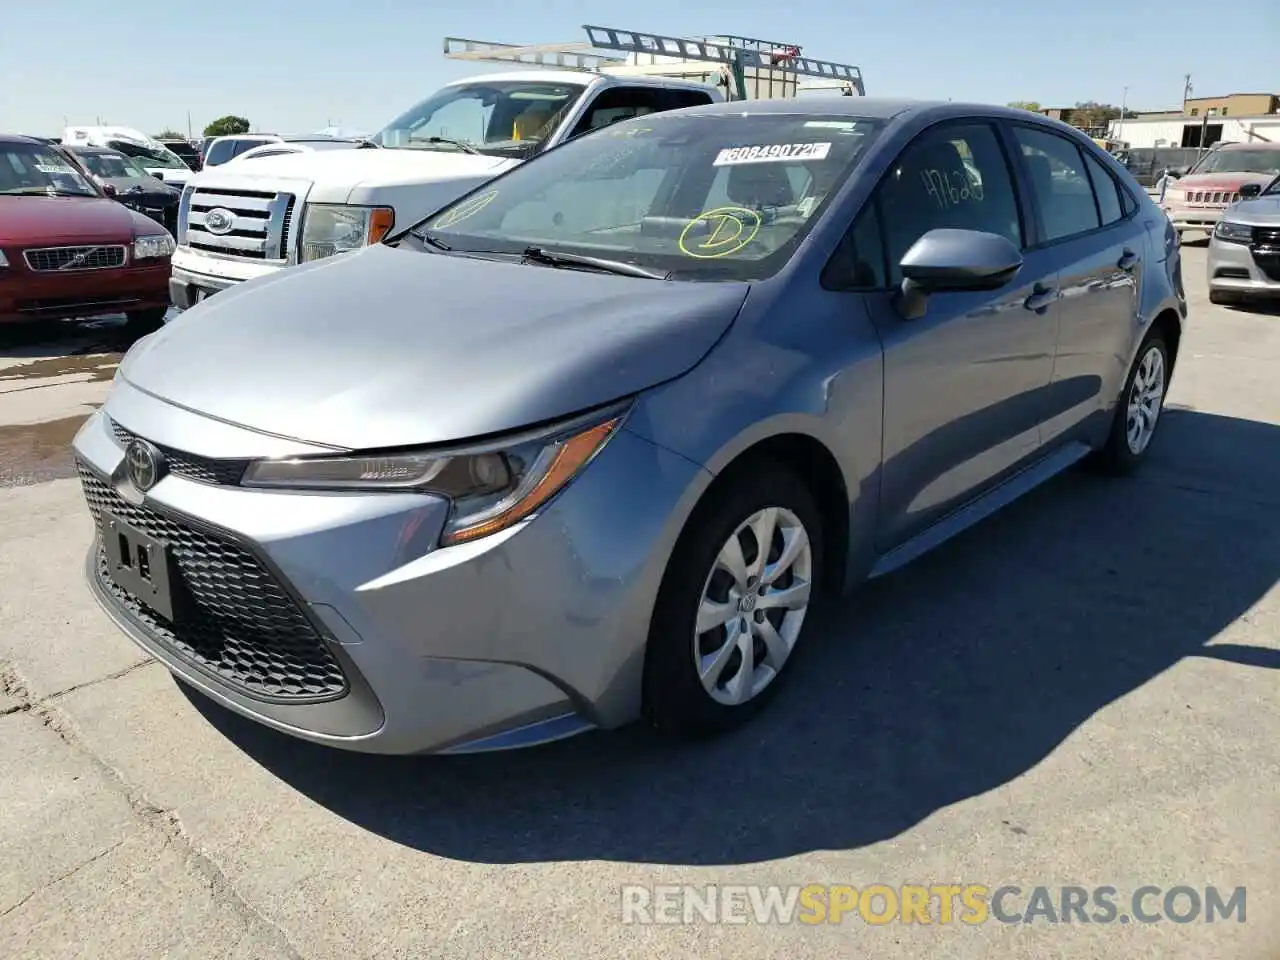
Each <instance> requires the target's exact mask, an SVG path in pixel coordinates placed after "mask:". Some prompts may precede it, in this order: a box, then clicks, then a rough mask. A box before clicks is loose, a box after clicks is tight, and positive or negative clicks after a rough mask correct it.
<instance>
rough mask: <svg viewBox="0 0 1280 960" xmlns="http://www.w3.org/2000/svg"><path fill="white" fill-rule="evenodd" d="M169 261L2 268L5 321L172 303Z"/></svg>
mask: <svg viewBox="0 0 1280 960" xmlns="http://www.w3.org/2000/svg"><path fill="white" fill-rule="evenodd" d="M168 276H169V261H168V260H156V261H155V262H151V263H146V262H143V263H141V264H134V263H130V264H128V265H127V266H124V267H117V268H113V269H107V270H85V271H69V272H65V273H63V272H48V273H35V272H33V271H30V270H27V269H26V268H25V267H24V266H21V267H14V266H12V265H11V266H9V267H7V268H3V269H0V323H20V322H24V321H33V320H62V319H77V318H82V317H96V316H101V315H103V314H108V313H128V312H131V311H134V310H148V309H152V308H158V307H165V306H168V303H169V298H168V295H167V290H166V283H167V278H168Z"/></svg>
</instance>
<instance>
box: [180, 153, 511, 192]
mask: <svg viewBox="0 0 1280 960" xmlns="http://www.w3.org/2000/svg"><path fill="white" fill-rule="evenodd" d="M515 164H516V161H514V160H510V159H507V158H504V157H489V156H476V155H474V154H469V153H450V152H447V150H416V149H415V150H407V149H406V150H389V149H388V150H381V149H378V150H374V149H362V150H315V151H308V152H305V153H286V154H281V155H280V156H278V157H255V158H254V159H253V160H251V161H247V162H246V163H245V164H244V165H243V166H238V167H237V166H232V165H231V164H223V165H222V166H221V167H210V168H209V170H210V173H209V176H208V177H207V178H202V179H207V180H210V181H213V180H219V181H220V180H221V179H223V178H225V177H230V176H237V177H241V176H243V177H250V176H262V177H287V178H295V179H305V180H310V181H312V182H313V183H316V184H319V185H321V186H323V187H327V188H329V189H333V188H337V187H347V188H350V189H353V190H354V189H356V188H358V187H391V186H401V185H404V184H415V183H422V182H425V181H431V180H454V179H462V178H483V179H487V178H489V177H494V176H497V175H498V174H499V173H501V172H502V171H503V170H505V169H507V168H508V167H512V166H515ZM224 171H225V172H224Z"/></svg>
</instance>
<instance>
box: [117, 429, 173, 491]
mask: <svg viewBox="0 0 1280 960" xmlns="http://www.w3.org/2000/svg"><path fill="white" fill-rule="evenodd" d="M124 459H125V466H126V469H127V470H128V472H129V480H130V482H132V483H133V485H134V486H135V487H137V488H138V489H139V490H141V491H143V492H144V493H145V492H146V491H147V490H150V489H151V488H152V487H154V486H155V485H156V484H157V483H159V482H160V478H161V476H163V475H164V456H163V454H161V453H160V451H159V450H157V449H156V447H155V446H154V445H152V444H150V443H147V441H145V440H132V441H130V443H129V446H128V447H126V448H125V451H124Z"/></svg>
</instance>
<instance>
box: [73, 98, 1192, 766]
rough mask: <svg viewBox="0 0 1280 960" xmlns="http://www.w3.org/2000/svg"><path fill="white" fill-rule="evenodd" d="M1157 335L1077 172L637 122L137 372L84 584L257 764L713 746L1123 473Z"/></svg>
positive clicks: (1150, 276) (1004, 158)
mask: <svg viewBox="0 0 1280 960" xmlns="http://www.w3.org/2000/svg"><path fill="white" fill-rule="evenodd" d="M1185 315H1186V303H1185V299H1184V294H1183V288H1182V277H1181V267H1180V259H1179V251H1178V245H1177V242H1176V237H1175V236H1174V234H1173V230H1172V227H1171V225H1170V223H1169V221H1168V218H1166V217H1164V216H1163V215H1162V214H1161V213H1160V211H1159V210H1158V209H1157V208H1156V207H1155V206H1154V205H1153V204H1152V202H1151V201H1150V200H1149V199H1148V198H1147V197H1146V195H1145V193H1144V192H1143V191H1142V190H1141V189H1140V188H1139V187H1138V186H1137V185H1136V184H1135V183H1134V181H1133V180H1132V179H1131V178H1130V177H1129V175H1128V174H1127V173H1126V172H1125V170H1124V169H1123V168H1122V167H1121V166H1119V165H1118V164H1117V163H1116V162H1115V161H1114V160H1113V159H1112V158H1111V157H1109V156H1108V155H1107V154H1106V153H1104V152H1102V151H1101V150H1099V149H1097V148H1096V147H1095V146H1094V144H1093V143H1092V142H1091V141H1090V140H1089V139H1088V138H1086V137H1085V136H1084V135H1083V134H1081V133H1079V132H1077V131H1074V130H1072V129H1070V128H1068V127H1066V126H1064V125H1061V124H1059V123H1056V122H1054V121H1050V120H1047V119H1043V118H1038V117H1035V116H1033V115H1031V114H1028V113H1025V112H1022V111H1014V110H1007V109H1003V108H988V107H980V106H965V105H960V104H949V103H943V104H929V103H907V102H896V101H887V100H874V99H864V98H833V99H829V100H828V99H825V98H814V99H808V98H806V99H804V100H801V101H795V100H790V101H768V102H753V103H746V104H744V103H730V104H723V105H718V106H710V107H705V108H695V109H692V110H684V111H676V112H672V113H667V114H661V115H657V116H646V117H641V118H637V119H634V120H630V121H626V122H623V123H619V124H616V125H614V126H611V127H608V128H605V129H603V130H600V131H597V132H596V133H593V134H591V135H589V136H586V137H583V138H581V139H578V140H575V141H571V142H569V143H567V144H565V145H564V146H562V147H560V148H558V149H556V150H553V151H549V152H548V153H546V154H545V155H543V156H542V157H541V158H539V159H537V160H534V161H532V162H530V163H527V164H525V165H523V166H520V167H517V168H516V169H514V170H513V171H512V172H510V173H508V174H506V175H504V176H502V177H500V178H497V179H495V180H493V181H491V182H490V183H488V184H487V185H485V186H483V187H481V188H479V189H477V190H475V191H473V192H472V193H470V194H468V195H466V196H465V197H463V198H461V199H460V200H458V201H457V202H455V203H454V204H452V205H450V206H449V207H447V208H445V209H443V210H441V211H438V212H437V213H436V214H434V215H433V216H432V217H430V218H429V219H427V220H426V221H424V222H422V223H420V224H413V225H409V224H405V225H402V227H401V228H400V232H399V233H398V234H396V235H395V236H393V237H392V238H391V239H390V240H389V241H388V242H386V243H384V244H382V245H379V246H376V247H372V248H369V249H367V250H364V251H362V252H358V253H352V254H346V255H343V256H340V257H334V258H331V259H327V260H320V261H316V262H313V263H310V264H307V265H303V266H300V267H295V268H292V269H289V270H281V271H278V272H277V273H275V274H274V275H273V276H270V277H267V278H263V279H261V280H257V281H253V282H250V283H246V284H243V285H240V286H237V287H235V288H233V289H231V290H228V291H225V292H223V293H219V294H217V295H215V296H214V297H213V298H211V299H210V300H208V301H206V302H204V303H203V304H201V305H199V306H197V307H195V308H194V309H192V310H190V311H188V312H187V313H185V314H183V315H182V317H180V318H179V319H178V320H176V321H175V322H173V323H171V324H169V325H168V326H167V327H165V328H164V329H163V330H161V331H159V332H157V333H155V334H153V335H151V336H148V337H147V338H145V339H143V340H141V341H139V342H138V343H137V344H136V345H135V346H134V348H133V349H132V350H131V351H130V352H129V353H128V355H127V356H126V357H125V358H124V360H123V361H122V363H121V365H120V369H119V372H118V374H117V377H116V381H115V383H114V385H113V387H112V389H111V393H110V396H109V398H108V400H107V402H106V404H105V406H104V407H103V409H102V410H100V411H99V412H98V413H96V414H95V415H94V416H93V417H91V418H90V419H89V420H88V422H87V423H86V424H85V425H84V427H83V429H82V430H81V431H80V433H79V435H78V436H77V437H76V440H75V451H76V456H77V458H78V462H79V467H80V476H81V479H82V480H83V483H84V491H85V494H86V497H87V499H88V504H89V508H90V510H91V512H92V514H93V517H94V519H95V520H96V522H97V537H96V540H95V542H94V544H93V546H92V548H91V550H90V552H89V557H88V571H87V572H88V579H89V583H90V585H91V587H92V589H93V591H94V593H95V594H96V596H97V598H98V600H99V601H100V603H101V605H102V607H103V608H104V609H105V610H106V612H107V613H108V614H109V615H110V616H111V618H112V619H113V620H114V621H115V622H116V623H117V624H118V625H119V626H120V628H121V629H122V630H124V631H125V632H126V633H127V634H128V635H129V636H130V637H132V638H133V639H134V640H135V641H136V642H137V643H138V644H139V645H141V646H142V647H143V648H144V649H145V650H147V651H148V652H150V653H151V654H153V655H154V656H155V657H157V658H158V659H159V660H161V661H162V662H163V663H164V664H165V665H166V666H167V667H168V668H169V669H170V670H171V671H173V673H175V674H176V675H178V676H179V677H181V678H182V679H183V680H184V681H185V682H186V683H188V684H190V685H191V686H193V687H195V688H197V689H199V690H201V691H203V692H204V693H205V694H207V695H208V696H209V697H212V698H213V699H214V700H217V701H219V702H221V703H222V704H224V705H226V706H227V707H230V708H231V709H232V710H235V711H238V712H240V713H242V714H244V715H246V716H249V717H252V718H253V719H255V720H257V721H260V722H261V723H263V724H266V725H268V726H270V727H274V728H275V729H277V730H281V731H284V732H286V733H290V734H294V735H297V736H300V737H305V738H307V739H309V740H313V741H317V742H320V743H325V744H330V745H333V746H337V747H345V748H349V749H353V750H364V751H371V752H384V753H413V752H460V751H476V750H490V749H499V748H504V747H513V746H522V745H528V744H532V743H538V742H543V741H547V740H552V739H556V738H559V737H563V736H568V735H570V734H573V733H577V732H579V731H582V730H585V729H589V728H592V727H596V728H612V727H617V726H619V725H621V724H624V723H626V722H628V721H631V720H634V719H637V718H640V717H646V718H648V719H649V720H650V721H651V722H653V723H654V724H656V725H657V726H658V727H660V728H662V729H664V730H667V731H670V732H673V733H677V734H682V735H700V734H706V733H710V732H715V731H719V730H723V729H725V728H727V727H729V726H731V725H734V724H736V723H739V722H741V721H742V720H744V719H745V718H747V717H749V716H751V715H752V714H753V713H755V712H756V710H757V709H758V708H759V707H760V706H761V705H762V704H763V703H765V702H766V701H767V699H768V698H769V697H770V696H771V695H772V694H774V693H775V692H776V691H777V690H778V689H779V685H780V684H779V681H780V680H781V678H782V677H783V675H784V673H785V672H786V670H787V667H788V666H789V664H790V663H791V661H792V659H793V656H794V654H795V652H796V650H797V649H798V648H799V647H802V645H803V643H804V639H805V633H806V630H808V629H811V628H812V624H813V618H812V617H811V616H810V610H811V605H812V604H814V603H815V602H816V601H817V600H818V598H819V596H820V595H821V594H823V593H827V594H830V593H835V592H838V591H840V590H841V589H843V588H845V587H847V586H850V585H852V584H855V583H856V582H858V581H860V580H862V579H865V578H866V577H868V576H877V575H880V574H883V573H886V572H888V571H891V570H893V569H895V568H897V567H899V566H900V565H902V564H903V563H906V562H907V561H909V560H910V559H912V558H914V557H916V556H918V555H919V554H921V553H923V552H924V551H926V550H928V549H930V548H932V547H934V546H936V545H937V544H939V543H940V542H942V541H943V540H945V539H947V538H948V537H950V536H952V535H954V534H956V533H957V532H959V531H961V530H963V529H964V528H966V527H967V526H969V525H971V524H973V523H974V522H976V521H977V520H979V519H981V518H982V517H984V516H986V515H988V514H990V513H991V512H993V511H994V510H996V509H997V508H999V507H1000V506H1002V505H1004V504H1006V503H1008V502H1009V501H1010V500H1012V499H1013V498H1015V497H1017V496H1019V495H1020V494H1022V493H1025V492H1026V491H1028V490H1030V489H1031V488H1033V487H1035V486H1036V485H1037V484H1040V483H1042V482H1043V481H1045V480H1047V479H1048V478H1050V477H1052V476H1053V475H1055V474H1057V473H1059V472H1060V471H1062V470H1064V469H1066V468H1068V467H1069V466H1071V465H1072V464H1074V463H1075V462H1077V461H1079V460H1082V459H1084V458H1086V457H1088V458H1090V459H1091V460H1093V461H1094V462H1096V463H1098V464H1100V465H1102V466H1104V467H1107V468H1109V469H1111V470H1114V471H1127V470H1130V469H1132V468H1133V467H1134V466H1136V465H1137V464H1138V463H1140V462H1141V461H1142V460H1143V458H1144V457H1145V456H1146V454H1147V452H1148V450H1149V449H1150V447H1149V445H1150V443H1151V439H1152V436H1153V434H1154V432H1155V430H1156V426H1157V424H1158V422H1159V417H1160V411H1161V406H1162V402H1163V399H1164V395H1165V390H1166V388H1167V387H1168V384H1169V378H1170V375H1171V373H1172V371H1173V367H1174V362H1175V359H1176V357H1177V353H1178V344H1179V341H1180V339H1181V333H1182V329H1183V322H1184V319H1185Z"/></svg>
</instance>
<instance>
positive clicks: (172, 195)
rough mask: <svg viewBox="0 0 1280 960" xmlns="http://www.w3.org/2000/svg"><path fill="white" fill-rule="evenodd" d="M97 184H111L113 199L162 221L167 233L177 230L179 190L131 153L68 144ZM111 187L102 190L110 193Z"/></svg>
mask: <svg viewBox="0 0 1280 960" xmlns="http://www.w3.org/2000/svg"><path fill="white" fill-rule="evenodd" d="M66 149H67V150H68V151H69V152H70V153H72V154H73V155H74V156H75V157H76V159H78V160H79V161H80V165H81V166H82V167H84V168H85V170H86V171H88V173H89V174H90V176H92V177H93V179H94V180H95V181H97V183H98V185H99V186H100V187H103V188H106V187H108V186H110V187H111V190H114V191H115V199H116V200H118V201H119V202H120V203H123V204H124V205H125V206H126V207H129V208H130V209H131V210H137V211H138V212H139V213H142V214H145V215H146V216H148V217H150V218H151V219H152V220H154V221H156V222H157V223H160V224H163V225H164V228H165V229H166V230H168V231H169V232H170V233H176V232H177V230H178V201H179V200H180V199H181V198H182V191H181V190H178V189H176V188H174V187H171V186H169V185H168V184H167V183H165V182H164V181H163V180H161V179H160V178H158V177H153V176H152V175H151V174H149V173H147V171H146V170H145V169H143V166H142V164H140V163H139V162H138V161H137V160H135V159H134V158H133V157H128V156H125V155H124V154H123V153H120V152H119V151H116V150H108V149H106V148H105V147H67V148H66ZM111 190H104V192H106V193H107V194H108V195H111Z"/></svg>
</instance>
